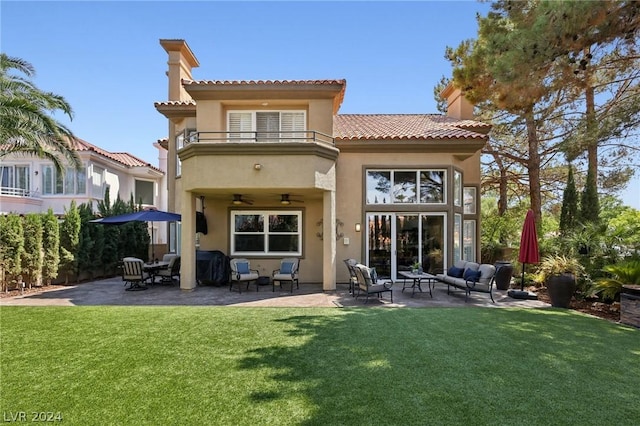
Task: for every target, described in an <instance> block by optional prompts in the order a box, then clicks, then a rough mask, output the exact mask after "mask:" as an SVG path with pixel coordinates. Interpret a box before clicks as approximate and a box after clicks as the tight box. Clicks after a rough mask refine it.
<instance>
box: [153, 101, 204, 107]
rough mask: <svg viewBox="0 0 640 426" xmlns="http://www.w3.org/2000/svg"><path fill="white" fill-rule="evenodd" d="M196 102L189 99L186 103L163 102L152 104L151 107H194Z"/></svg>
mask: <svg viewBox="0 0 640 426" xmlns="http://www.w3.org/2000/svg"><path fill="white" fill-rule="evenodd" d="M195 104H196V101H194V100H192V99H189V100H186V101H163V102H154V103H153V105H154V106H156V107H158V106H189V105H195Z"/></svg>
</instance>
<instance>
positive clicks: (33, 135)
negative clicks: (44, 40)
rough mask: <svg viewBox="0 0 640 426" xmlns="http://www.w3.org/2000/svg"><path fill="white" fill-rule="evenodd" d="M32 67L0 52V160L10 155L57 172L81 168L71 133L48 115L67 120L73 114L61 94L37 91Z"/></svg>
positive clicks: (23, 61)
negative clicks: (41, 162) (39, 161)
mask: <svg viewBox="0 0 640 426" xmlns="http://www.w3.org/2000/svg"><path fill="white" fill-rule="evenodd" d="M34 75H35V69H34V68H33V66H32V65H31V64H30V63H29V62H27V61H25V60H22V59H20V58H15V57H10V56H7V55H6V54H4V53H0V158H2V157H4V156H6V155H8V154H11V153H22V154H25V155H35V156H37V157H40V158H45V159H48V160H51V161H52V162H53V164H54V165H55V167H56V169H57V170H58V172H62V170H63V169H64V168H65V166H69V165H71V166H73V167H76V168H78V167H79V166H80V159H79V158H78V156H77V154H76V151H75V150H74V149H73V146H72V142H71V141H73V140H74V136H73V133H72V132H71V130H69V129H68V128H67V127H66V126H65V125H63V124H62V123H60V122H58V121H57V120H55V119H54V118H53V117H52V116H51V114H53V113H55V112H56V111H61V112H62V113H63V114H65V115H66V116H67V117H69V119H72V118H73V111H72V110H71V106H70V105H69V103H68V102H67V101H66V100H65V99H64V98H63V97H62V96H60V95H56V94H55V93H50V92H44V91H42V90H40V89H38V88H37V87H36V86H35V85H34V84H33V83H32V82H31V81H30V78H31V77H33V76H34Z"/></svg>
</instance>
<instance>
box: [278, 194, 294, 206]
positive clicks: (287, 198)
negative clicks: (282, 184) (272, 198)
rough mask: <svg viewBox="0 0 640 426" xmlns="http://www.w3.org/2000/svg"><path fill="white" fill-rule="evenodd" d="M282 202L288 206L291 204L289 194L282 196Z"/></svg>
mask: <svg viewBox="0 0 640 426" xmlns="http://www.w3.org/2000/svg"><path fill="white" fill-rule="evenodd" d="M280 204H282V205H283V206H288V205H289V204H291V200H289V194H282V195H281V196H280Z"/></svg>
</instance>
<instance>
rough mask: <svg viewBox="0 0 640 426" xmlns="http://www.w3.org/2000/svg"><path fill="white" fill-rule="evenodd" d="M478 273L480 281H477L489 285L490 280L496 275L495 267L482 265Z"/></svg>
mask: <svg viewBox="0 0 640 426" xmlns="http://www.w3.org/2000/svg"><path fill="white" fill-rule="evenodd" d="M478 271H479V272H480V279H479V280H478V281H479V282H480V283H482V284H489V283H490V282H491V278H493V276H494V275H495V273H496V267H495V266H493V265H488V264H482V265H480V269H478Z"/></svg>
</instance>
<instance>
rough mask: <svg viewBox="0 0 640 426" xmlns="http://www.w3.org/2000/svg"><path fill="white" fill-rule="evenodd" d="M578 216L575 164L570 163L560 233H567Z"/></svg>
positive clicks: (573, 226)
mask: <svg viewBox="0 0 640 426" xmlns="http://www.w3.org/2000/svg"><path fill="white" fill-rule="evenodd" d="M577 216H578V192H577V191H576V181H575V179H574V178H573V166H571V164H569V173H568V175H567V186H566V187H565V189H564V194H563V196H562V211H561V212H560V234H561V235H567V234H568V233H569V232H571V231H572V230H573V229H574V228H575V226H576V220H577Z"/></svg>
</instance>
